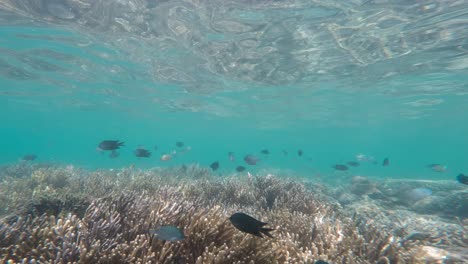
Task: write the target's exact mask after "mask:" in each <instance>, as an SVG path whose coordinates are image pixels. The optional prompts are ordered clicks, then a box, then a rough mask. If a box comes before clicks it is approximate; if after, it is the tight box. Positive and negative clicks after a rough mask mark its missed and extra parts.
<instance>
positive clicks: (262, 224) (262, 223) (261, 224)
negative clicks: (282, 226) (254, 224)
mask: <svg viewBox="0 0 468 264" xmlns="http://www.w3.org/2000/svg"><path fill="white" fill-rule="evenodd" d="M259 225H260V226H266V225H268V223H264V222H260V223H259Z"/></svg>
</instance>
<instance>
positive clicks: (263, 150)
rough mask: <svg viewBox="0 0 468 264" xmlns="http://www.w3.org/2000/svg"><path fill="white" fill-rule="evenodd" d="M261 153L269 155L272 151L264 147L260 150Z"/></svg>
mask: <svg viewBox="0 0 468 264" xmlns="http://www.w3.org/2000/svg"><path fill="white" fill-rule="evenodd" d="M260 153H262V154H264V155H268V154H270V151H269V150H268V149H262V151H260Z"/></svg>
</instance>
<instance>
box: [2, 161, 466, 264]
mask: <svg viewBox="0 0 468 264" xmlns="http://www.w3.org/2000/svg"><path fill="white" fill-rule="evenodd" d="M27 173H29V176H27V175H25V174H24V173H22V175H21V176H17V174H12V175H9V174H8V172H5V171H4V172H2V173H1V174H0V175H1V176H0V180H1V181H2V185H0V201H1V202H5V205H6V207H7V208H6V209H4V211H3V212H2V213H3V216H4V218H3V221H2V222H1V224H0V261H2V262H3V263H315V261H317V260H319V259H321V260H325V261H329V262H330V263H427V261H432V260H437V259H441V258H443V257H446V258H447V257H450V259H451V261H452V262H451V263H458V262H459V261H461V260H462V259H463V257H466V255H464V254H465V253H463V250H460V249H462V248H464V247H466V245H467V242H468V241H467V238H466V224H467V223H466V221H465V220H464V219H460V220H459V223H458V224H442V223H441V222H438V219H436V218H435V216H434V217H433V218H423V220H425V221H423V220H421V219H416V220H415V218H413V216H411V217H410V216H409V215H408V214H406V215H405V214H401V215H400V213H401V212H394V213H392V212H385V211H383V210H382V209H381V207H379V206H380V205H379V204H378V203H377V201H378V200H373V199H370V198H368V196H367V195H366V194H369V195H371V194H373V193H375V190H379V188H378V187H379V186H378V185H377V184H374V183H373V182H370V181H368V180H366V179H358V184H361V185H363V184H364V185H365V186H368V187H370V188H373V189H372V192H367V191H366V192H362V193H361V192H360V191H358V190H356V192H355V194H353V195H355V196H356V197H355V199H359V201H360V202H359V203H356V202H352V200H350V201H351V202H350V203H348V204H347V205H346V207H342V206H341V205H340V204H339V203H337V202H335V201H334V200H333V199H332V197H326V196H324V195H319V194H320V193H324V192H323V190H325V187H324V186H321V185H316V184H311V183H307V182H301V181H299V180H298V179H294V180H291V179H288V178H282V177H275V176H272V175H267V176H254V177H245V175H240V174H239V175H232V176H231V177H215V176H213V175H211V174H210V171H209V170H206V169H204V168H201V167H199V166H197V165H193V166H183V167H175V168H169V169H153V170H145V171H142V170H137V169H134V168H126V169H121V170H98V171H91V172H88V171H83V170H79V169H75V168H73V167H49V168H44V167H42V168H37V169H35V170H31V171H28V172H27ZM374 189H375V190H374ZM5 193H11V194H14V195H5ZM330 193H332V192H330ZM384 195H387V194H384ZM366 197H367V198H366ZM363 201H364V202H363ZM238 211H242V212H245V213H248V214H249V215H252V216H254V217H255V218H257V219H259V220H262V221H265V222H268V223H269V226H271V227H273V228H276V231H274V232H273V235H274V238H273V239H270V238H264V239H262V238H257V237H255V236H251V235H248V234H245V233H242V232H239V231H238V230H237V229H235V228H234V227H233V226H232V225H231V224H230V222H229V221H228V217H229V216H230V215H231V214H232V213H234V212H238ZM161 225H175V226H177V227H180V228H182V230H183V232H184V234H185V236H186V239H184V240H183V241H178V242H164V241H160V240H157V239H156V238H155V237H153V236H152V235H151V233H150V232H149V230H151V229H154V228H156V227H158V226H161ZM410 227H416V228H410ZM436 227H437V228H436ZM462 227H463V228H462ZM413 229H414V230H413ZM424 261H426V262H424ZM460 263H461V262H460Z"/></svg>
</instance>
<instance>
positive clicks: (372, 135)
mask: <svg viewBox="0 0 468 264" xmlns="http://www.w3.org/2000/svg"><path fill="white" fill-rule="evenodd" d="M443 11H444V10H442V11H440V12H441V13H443ZM116 12H117V11H116ZM277 12H278V14H281V12H280V11H277ZM451 12H452V10H451V9H447V14H450V15H453V13H451ZM293 13H294V12H293ZM246 14H247V15H243V16H242V19H244V20H249V21H250V20H252V15H253V14H249V13H248V12H246ZM285 14H286V13H285ZM285 14H284V15H285ZM294 14H295V15H299V16H301V17H302V16H304V14H302V13H301V12H299V11H297V13H294ZM323 14H328V13H326V12H325V13H323ZM8 15H9V16H12V14H11V13H8ZM13 16H14V17H17V18H18V21H20V22H17V23H15V22H14V21H11V20H2V27H1V28H0V36H1V37H0V39H1V40H0V56H1V57H0V58H1V61H0V62H1V63H0V113H1V120H2V121H1V123H2V125H1V129H0V146H1V148H0V153H1V155H0V164H8V163H14V162H17V161H18V160H19V159H20V158H21V157H22V156H23V155H25V154H28V153H35V154H37V155H38V159H37V161H35V162H54V163H63V164H73V165H75V166H77V167H84V168H119V167H126V166H130V165H131V164H134V165H135V166H137V167H141V168H149V167H154V166H173V165H181V164H189V163H200V164H201V165H204V166H208V165H209V164H210V163H211V162H213V161H216V160H218V161H220V165H221V168H220V172H221V173H222V174H230V173H233V172H234V168H235V167H236V166H238V165H241V164H242V165H245V164H244V162H243V161H242V158H243V156H244V155H246V154H258V155H259V156H260V157H261V159H262V161H261V162H260V163H259V164H258V165H257V166H252V167H249V170H251V171H259V170H261V169H267V170H268V169H272V171H273V170H277V169H284V170H288V171H294V172H295V173H297V174H299V175H301V176H305V177H317V175H321V177H322V178H333V177H342V176H343V175H345V176H353V175H365V176H371V177H378V178H411V179H412V178H415V179H448V180H454V179H455V176H456V175H457V174H458V173H461V172H465V173H466V172H468V162H467V156H466V150H467V149H468V140H467V137H466V135H468V122H467V121H468V118H467V115H466V113H467V111H468V104H467V103H468V100H467V94H468V86H467V83H468V77H467V76H468V75H466V67H465V65H464V64H463V63H464V62H463V59H466V38H465V40H464V41H462V42H458V44H459V51H460V52H459V54H458V56H457V57H455V59H454V56H453V54H452V53H444V52H445V51H444V50H442V51H438V50H437V49H443V48H446V49H449V48H451V47H452V46H451V45H452V41H456V40H460V39H463V38H462V37H461V36H463V34H464V33H466V30H465V31H455V29H454V31H453V32H452V33H453V34H454V32H457V34H461V36H460V39H456V38H455V37H453V38H452V39H449V40H447V39H444V37H443V36H442V35H440V36H439V37H440V39H439V43H438V44H437V45H436V44H431V45H432V46H431V47H432V48H427V47H423V46H422V45H423V44H427V43H425V42H424V41H429V40H427V39H426V40H424V39H423V38H421V39H416V42H415V43H416V44H417V45H416V44H415V45H414V49H413V50H412V52H411V53H409V54H408V55H404V52H402V54H396V51H395V54H396V55H398V56H395V57H394V58H387V59H375V58H372V59H369V58H367V59H366V60H364V59H365V58H364V57H362V58H361V59H360V61H361V62H365V64H366V65H358V66H353V67H351V66H346V65H344V66H343V67H342V68H340V67H341V66H340V59H339V57H338V58H337V61H335V62H333V61H332V62H331V63H334V64H335V66H336V67H335V68H334V70H323V71H324V72H319V73H317V74H316V75H312V74H311V75H310V76H302V77H301V78H297V79H293V80H291V81H287V80H288V78H289V77H288V76H285V77H284V79H283V80H281V79H280V75H281V74H279V73H277V74H273V75H267V76H270V77H269V78H272V79H271V80H269V79H268V78H265V79H262V80H260V81H259V79H258V78H257V77H255V78H257V79H255V78H254V77H252V78H253V79H252V80H251V81H249V80H248V78H247V77H246V78H243V77H242V76H245V75H248V76H250V75H249V72H245V73H243V74H244V75H243V74H240V75H230V73H226V74H224V76H223V74H221V73H220V71H218V74H211V75H210V74H209V73H208V72H206V71H205V72H202V71H197V67H202V65H201V64H199V65H198V66H197V64H196V63H195V62H196V61H195V59H193V58H192V57H196V55H200V54H199V52H200V50H202V49H201V48H200V49H199V50H197V49H198V45H201V44H199V43H201V42H203V41H200V42H198V41H196V40H195V37H194V39H192V40H190V41H187V42H182V44H181V45H180V46H175V47H172V48H169V47H166V46H165V45H166V44H164V41H161V43H160V42H158V41H159V40H154V39H151V38H148V39H145V38H139V37H140V36H136V34H133V35H132V34H130V33H128V32H124V33H123V32H120V33H119V32H118V31H117V33H114V35H113V34H109V31H107V30H105V31H103V32H100V31H99V28H98V29H96V28H94V29H92V30H90V29H88V28H87V26H86V25H84V26H83V25H81V26H80V25H79V24H78V25H77V24H75V23H73V22H67V23H55V22H57V21H56V20H57V18H55V20H54V19H52V22H50V23H44V21H43V19H42V18H41V17H40V16H38V15H37V14H31V16H36V20H33V21H32V22H31V21H29V22H25V21H24V17H23V16H21V15H18V16H17V15H13ZM428 16H429V15H427V16H426V15H423V14H421V17H420V18H418V17H416V18H414V19H415V20H417V21H419V22H421V21H424V19H426V17H428ZM239 19H241V18H239ZM242 19H241V20H242ZM314 19H317V18H316V17H314ZM449 19H450V17H449ZM244 22H245V21H244ZM252 23H253V22H252ZM291 23H293V22H291ZM297 23H299V22H297ZM421 23H422V22H421ZM432 23H436V24H437V23H443V22H437V20H435V22H434V21H433V22H432ZM194 27H195V26H194ZM421 27H423V26H421ZM297 28H299V26H297ZM192 30H193V31H194V32H195V31H196V30H202V29H195V28H192ZM406 30H408V31H409V30H412V29H406ZM447 30H448V29H447ZM457 30H460V28H457ZM218 31H222V30H218ZM228 31H229V30H227V31H226V32H224V34H225V36H224V37H222V36H223V34H222V33H219V32H218V34H214V33H209V32H208V33H207V34H206V40H205V41H212V42H211V43H210V44H211V45H213V46H215V45H216V44H217V43H218V44H219V43H222V42H223V41H229V40H232V39H235V38H239V39H243V38H245V39H250V38H251V36H245V37H244V36H243V35H242V34H239V35H236V34H234V33H232V32H231V33H230V32H228ZM414 31H415V32H416V31H417V30H414ZM298 32H299V29H298ZM364 32H365V31H364ZM445 33H447V32H445ZM101 34H102V35H101ZM193 34H195V33H193ZM343 34H344V33H343ZM356 34H358V33H356ZM447 34H448V33H447ZM202 35H205V34H202ZM407 35H408V36H411V34H409V33H408V34H407ZM236 36H237V37H236ZM344 36H345V35H343V38H345V37H344ZM465 37H466V35H465ZM348 38H349V40H350V41H351V40H352V39H353V38H354V36H353V35H352V34H351V35H350V36H348ZM182 39H183V38H182ZM260 39H261V37H260ZM344 40H346V38H345V39H344ZM413 40H414V39H413ZM145 41H147V42H145ZM153 41H154V43H157V45H161V47H162V46H164V47H166V49H154V50H149V49H148V48H149V47H151V46H152V45H153V44H152V43H153ZM408 41H410V40H408ZM418 41H420V42H421V43H419V42H418ZM188 43H189V44H190V45H189V44H188ZM191 45H192V46H191ZM284 45H286V44H284ZM342 45H344V44H342ZM356 45H358V44H356ZM389 45H390V44H389ZM168 46H170V45H168ZM311 46H314V45H312V44H311ZM208 47H209V45H208ZM281 47H282V51H283V52H287V53H294V52H299V49H298V48H297V47H296V46H294V45H291V46H288V47H289V49H286V48H285V47H283V46H281ZM205 48H206V47H205ZM368 48H369V49H371V47H368ZM418 48H419V50H418ZM390 49H391V48H390ZM464 49H465V51H463V50H464ZM356 50H357V51H359V49H356ZM145 52H147V53H145ZM197 52H198V53H197ZM236 52H238V51H236ZM369 52H370V51H369ZM364 54H365V53H364ZM434 54H436V55H437V56H436V57H437V58H439V61H438V64H435V63H433V64H430V63H428V61H430V60H431V59H430V58H431V56H434ZM225 56H226V57H229V56H230V55H229V54H228V53H226V54H225ZM333 56H334V55H333ZM333 56H330V57H333ZM246 57H248V56H247V55H246ZM324 59H326V58H324V57H323V56H322V57H321V60H324ZM164 60H167V61H169V62H170V61H171V60H174V61H176V60H178V61H179V62H178V63H174V65H184V60H185V67H186V68H181V69H179V70H180V71H184V70H187V71H186V73H185V74H186V76H185V77H183V74H182V75H181V76H182V77H180V76H179V75H178V76H179V77H178V78H175V77H174V76H175V75H172V77H171V73H167V74H166V75H165V76H166V77H167V76H169V77H167V78H165V79H164V78H162V77H161V76H159V77H160V78H159V79H158V78H156V77H154V76H153V75H152V74H153V73H154V71H155V70H156V69H157V68H158V67H159V66H160V65H159V66H155V65H154V64H155V63H158V62H160V61H164ZM213 60H214V61H215V60H216V58H214V59H213ZM319 60H320V58H319ZM155 61H156V62H155ZM415 61H416V62H418V61H421V64H423V65H426V66H424V67H423V66H421V68H423V69H422V70H418V67H419V66H418V65H419V64H418V63H416V62H415ZM211 62H212V63H213V64H216V63H215V62H213V61H211ZM254 62H255V61H254V60H253V61H248V60H246V61H245V63H246V64H248V63H254ZM219 63H220V64H222V62H219ZM238 63H242V61H241V60H239V61H238ZM284 63H287V61H284ZM454 63H458V64H455V66H454ZM161 65H164V64H161ZM265 65H266V66H265V67H268V65H269V64H268V63H266V64H265ZM408 65H410V66H408ZM427 65H429V66H427ZM161 67H162V66H161ZM174 67H175V66H174ZM203 67H204V66H203ZM213 67H214V66H213ZM224 67H228V66H227V64H226V65H224ZM232 67H233V71H235V67H236V66H232ZM239 67H240V66H239ZM246 67H247V66H246ZM303 67H309V66H308V64H304V65H303ZM389 67H391V69H388V68H389ZM317 68H318V69H320V65H319V66H317ZM384 69H387V70H384ZM395 69H397V70H395ZM348 70H349V73H347V72H344V71H348ZM174 71H176V70H174ZM265 72H266V70H265ZM315 72H317V71H315ZM177 74H180V72H179V73H177ZM239 76H241V77H239ZM171 78H172V80H171ZM174 79H177V80H174ZM187 80H190V81H187ZM104 139H118V140H121V141H124V142H125V147H123V148H122V149H121V151H120V153H121V155H120V157H118V158H116V159H110V158H109V157H108V156H107V154H101V153H99V152H97V151H96V147H97V145H98V144H99V142H100V141H101V140H104ZM176 141H183V142H184V143H185V144H186V145H188V146H191V147H192V150H191V151H190V152H188V153H185V154H183V155H178V156H176V157H175V158H174V159H173V160H171V161H167V162H163V161H160V160H159V157H160V155H162V154H163V153H168V152H171V151H172V150H174V149H176V147H175V142H176ZM140 145H142V146H145V147H146V148H148V149H150V150H151V151H152V152H153V156H152V157H151V158H149V159H139V158H136V157H134V155H133V150H134V149H135V148H137V147H138V146H140ZM154 145H157V146H158V150H157V151H154V150H153V146H154ZM265 148H266V149H269V150H270V152H271V154H270V155H269V156H268V157H265V156H262V155H261V154H260V153H259V152H260V150H262V149H265ZM298 149H302V150H303V151H304V156H303V157H298V156H297V154H296V153H297V150H298ZM283 150H287V151H288V153H289V155H288V156H284V155H283V154H282V151H283ZM230 151H232V152H234V153H235V154H236V159H237V160H236V161H235V162H231V161H229V160H228V156H227V153H228V152H230ZM359 153H364V154H366V155H371V156H374V157H375V158H376V159H377V161H378V163H379V164H378V165H375V164H367V163H362V164H361V166H360V167H357V168H351V169H350V170H349V171H348V172H346V173H344V174H343V173H337V172H335V171H334V170H333V169H332V168H331V166H332V165H334V164H336V163H344V162H347V161H351V160H354V159H355V155H357V154H359ZM386 157H388V158H389V159H390V162H391V164H390V166H389V167H382V166H381V165H380V164H381V162H382V160H383V159H384V158H386ZM431 163H440V164H444V165H447V166H448V171H447V172H445V173H437V172H433V171H431V170H430V169H428V168H427V167H426V165H427V164H431ZM343 179H346V178H343Z"/></svg>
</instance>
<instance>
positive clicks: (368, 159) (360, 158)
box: [356, 154, 376, 163]
mask: <svg viewBox="0 0 468 264" xmlns="http://www.w3.org/2000/svg"><path fill="white" fill-rule="evenodd" d="M356 160H358V161H364V162H370V163H375V162H376V161H375V158H374V157H372V156H368V155H365V154H357V155H356Z"/></svg>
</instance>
